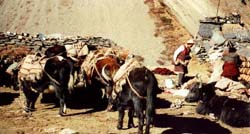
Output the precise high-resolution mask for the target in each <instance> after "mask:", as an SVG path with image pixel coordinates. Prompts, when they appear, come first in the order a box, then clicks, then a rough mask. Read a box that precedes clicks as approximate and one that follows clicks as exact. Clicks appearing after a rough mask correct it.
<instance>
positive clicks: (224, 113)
mask: <svg viewBox="0 0 250 134" xmlns="http://www.w3.org/2000/svg"><path fill="white" fill-rule="evenodd" d="M215 84H216V82H212V83H208V84H201V83H200V82H197V83H194V84H193V86H192V87H191V89H190V92H189V94H188V95H187V96H186V98H185V101H187V102H197V101H198V105H197V107H196V112H197V113H198V114H202V115H205V114H210V113H213V114H214V115H215V117H216V118H217V119H219V120H221V121H222V122H224V123H225V124H228V125H230V126H233V127H250V103H249V102H245V101H240V100H237V99H233V98H229V97H227V96H218V95H216V92H215V90H216V88H215Z"/></svg>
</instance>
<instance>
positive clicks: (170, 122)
mask: <svg viewBox="0 0 250 134" xmlns="http://www.w3.org/2000/svg"><path fill="white" fill-rule="evenodd" d="M154 124H155V127H160V128H170V129H167V130H165V131H163V132H162V134H182V133H187V134H230V133H231V131H229V130H228V129H226V128H224V127H222V126H220V124H219V123H216V122H213V121H210V120H208V119H201V118H191V117H176V116H170V115H166V114H158V115H156V118H155V123H154Z"/></svg>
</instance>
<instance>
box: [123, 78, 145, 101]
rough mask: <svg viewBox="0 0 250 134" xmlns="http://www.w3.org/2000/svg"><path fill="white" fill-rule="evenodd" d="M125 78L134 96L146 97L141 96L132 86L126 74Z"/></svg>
mask: <svg viewBox="0 0 250 134" xmlns="http://www.w3.org/2000/svg"><path fill="white" fill-rule="evenodd" d="M126 80H127V81H128V85H129V86H130V88H131V90H132V91H133V92H134V93H135V94H136V96H138V97H139V98H140V99H146V97H144V96H141V95H140V94H139V93H138V92H137V91H136V89H135V88H134V87H133V86H132V84H131V82H130V80H129V78H128V76H127V77H126Z"/></svg>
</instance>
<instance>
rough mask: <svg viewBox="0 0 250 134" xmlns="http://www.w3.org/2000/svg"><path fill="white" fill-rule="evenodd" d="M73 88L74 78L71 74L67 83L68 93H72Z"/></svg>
mask: <svg viewBox="0 0 250 134" xmlns="http://www.w3.org/2000/svg"><path fill="white" fill-rule="evenodd" d="M73 88H74V76H73V74H70V75H69V82H68V89H69V91H72V90H73Z"/></svg>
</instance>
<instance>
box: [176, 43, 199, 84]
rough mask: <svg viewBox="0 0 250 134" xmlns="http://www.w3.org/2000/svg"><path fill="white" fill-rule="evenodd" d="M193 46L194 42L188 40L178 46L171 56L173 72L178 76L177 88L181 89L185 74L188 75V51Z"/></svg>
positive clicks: (189, 57)
mask: <svg viewBox="0 0 250 134" xmlns="http://www.w3.org/2000/svg"><path fill="white" fill-rule="evenodd" d="M193 45H194V40H193V39H189V40H188V41H187V42H186V43H185V44H183V45H181V46H179V47H178V48H177V49H176V50H175V52H174V56H173V63H174V72H175V73H176V74H177V76H178V83H177V87H181V86H182V85H183V82H184V78H185V74H187V73H188V69H187V66H188V63H189V61H190V59H191V56H190V51H191V47H192V46H193Z"/></svg>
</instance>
